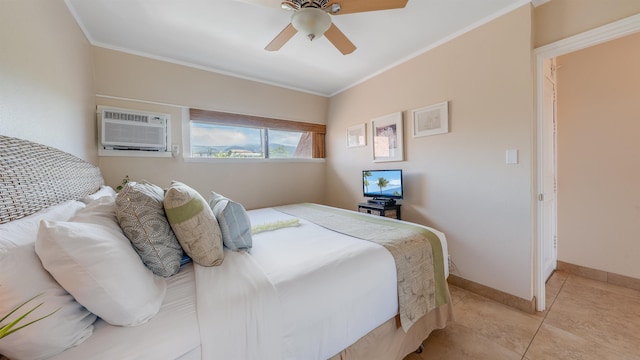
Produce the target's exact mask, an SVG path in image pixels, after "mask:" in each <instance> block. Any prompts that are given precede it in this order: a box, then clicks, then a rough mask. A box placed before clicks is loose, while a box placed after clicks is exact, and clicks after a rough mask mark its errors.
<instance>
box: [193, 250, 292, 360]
mask: <svg viewBox="0 0 640 360" xmlns="http://www.w3.org/2000/svg"><path fill="white" fill-rule="evenodd" d="M194 266H195V279H196V310H197V313H198V324H199V326H200V338H201V341H202V358H203V359H246V360H263V359H264V360H281V359H282V328H281V313H282V311H281V308H280V301H279V299H278V295H277V292H276V290H275V288H274V287H273V285H272V284H271V282H270V281H269V279H268V278H267V277H266V275H265V274H264V272H263V271H262V269H261V268H260V267H259V266H258V264H256V263H255V260H254V259H253V258H252V257H251V255H249V254H248V253H246V252H234V251H228V250H225V257H224V261H223V263H222V265H220V266H213V267H204V266H200V265H197V264H194Z"/></svg>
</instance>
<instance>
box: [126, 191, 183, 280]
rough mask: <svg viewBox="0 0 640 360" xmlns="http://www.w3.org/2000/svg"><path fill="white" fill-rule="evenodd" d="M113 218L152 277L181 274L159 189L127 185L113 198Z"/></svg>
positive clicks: (177, 247) (177, 246)
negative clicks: (115, 217)
mask: <svg viewBox="0 0 640 360" xmlns="http://www.w3.org/2000/svg"><path fill="white" fill-rule="evenodd" d="M116 216H117V218H118V223H120V227H121V228H122V231H123V232H124V234H125V235H126V236H127V237H128V238H129V240H131V243H132V244H133V246H134V247H135V249H136V251H137V252H138V255H140V258H141V259H142V261H143V262H144V264H145V265H146V266H147V267H148V268H149V269H151V271H153V273H154V274H156V275H160V276H164V277H168V276H171V275H174V274H176V273H177V272H178V271H180V260H181V259H182V248H181V247H180V244H179V243H178V240H177V239H176V236H175V234H174V232H173V231H172V230H171V226H170V225H169V222H168V221H167V217H166V215H165V213H164V191H163V190H162V189H161V188H160V187H158V186H156V185H153V184H146V183H136V182H128V183H127V184H126V185H125V186H124V188H123V189H122V190H121V191H120V192H119V193H118V195H117V197H116Z"/></svg>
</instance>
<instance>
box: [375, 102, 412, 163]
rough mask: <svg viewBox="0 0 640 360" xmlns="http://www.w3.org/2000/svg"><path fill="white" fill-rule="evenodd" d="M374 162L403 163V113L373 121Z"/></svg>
mask: <svg viewBox="0 0 640 360" xmlns="http://www.w3.org/2000/svg"><path fill="white" fill-rule="evenodd" d="M371 132H372V139H373V141H372V142H373V162H386V161H403V160H404V141H403V137H404V133H403V127H402V112H397V113H393V114H389V115H385V116H381V117H379V118H375V119H373V120H371Z"/></svg>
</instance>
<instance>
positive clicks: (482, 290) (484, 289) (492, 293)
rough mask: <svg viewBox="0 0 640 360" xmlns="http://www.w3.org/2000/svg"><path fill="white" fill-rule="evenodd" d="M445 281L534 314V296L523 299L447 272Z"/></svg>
mask: <svg viewBox="0 0 640 360" xmlns="http://www.w3.org/2000/svg"><path fill="white" fill-rule="evenodd" d="M447 281H448V282H449V284H451V285H454V286H457V287H459V288H462V289H465V290H467V291H471V292H472V293H476V294H478V295H480V296H483V297H486V298H487V299H491V300H493V301H496V302H499V303H501V304H504V305H507V306H510V307H512V308H515V309H518V310H520V311H524V312H526V313H529V314H535V312H536V299H535V297H534V298H533V299H531V300H525V299H523V298H519V297H517V296H515V295H511V294H507V293H506V292H504V291H500V290H496V289H494V288H490V287H488V286H485V285H482V284H478V283H476V282H473V281H471V280H467V279H463V278H461V277H459V276H456V275H453V274H449V278H448V279H447Z"/></svg>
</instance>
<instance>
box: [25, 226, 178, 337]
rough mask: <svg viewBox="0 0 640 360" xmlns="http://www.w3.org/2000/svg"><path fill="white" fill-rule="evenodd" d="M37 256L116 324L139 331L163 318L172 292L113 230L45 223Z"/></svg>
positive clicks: (64, 283)
mask: <svg viewBox="0 0 640 360" xmlns="http://www.w3.org/2000/svg"><path fill="white" fill-rule="evenodd" d="M36 253H37V254H38V256H39V257H40V260H41V261H42V264H43V265H44V267H45V268H46V269H47V270H48V271H49V272H50V273H51V274H52V275H53V277H54V278H55V279H56V280H57V281H58V282H59V283H60V284H61V285H62V286H63V287H64V288H65V289H66V290H67V291H69V293H70V294H71V295H73V297H74V298H75V299H76V300H77V301H78V302H79V303H80V304H82V305H84V306H85V307H86V308H87V309H89V310H90V311H91V312H93V313H94V314H96V315H98V316H100V317H101V318H102V319H104V320H105V321H106V322H108V323H109V324H112V325H121V326H135V325H140V324H143V323H145V322H147V321H148V320H149V319H151V318H152V317H153V316H155V315H156V314H157V313H158V310H160V306H161V305H162V301H163V300H164V296H165V294H166V290H167V284H166V282H165V280H164V279H163V278H161V277H158V276H155V275H153V273H152V272H151V270H149V269H147V268H146V267H145V266H144V264H143V263H142V261H141V260H140V257H139V256H138V254H137V253H136V252H135V250H134V249H133V248H132V247H131V243H130V242H129V239H127V237H126V236H125V235H124V234H123V233H122V231H120V230H116V229H114V228H113V227H111V226H105V225H99V224H90V223H79V222H56V221H42V223H41V224H40V230H39V232H38V238H37V240H36Z"/></svg>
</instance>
